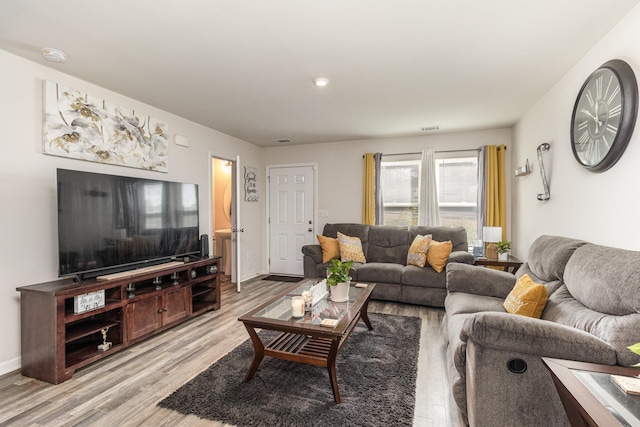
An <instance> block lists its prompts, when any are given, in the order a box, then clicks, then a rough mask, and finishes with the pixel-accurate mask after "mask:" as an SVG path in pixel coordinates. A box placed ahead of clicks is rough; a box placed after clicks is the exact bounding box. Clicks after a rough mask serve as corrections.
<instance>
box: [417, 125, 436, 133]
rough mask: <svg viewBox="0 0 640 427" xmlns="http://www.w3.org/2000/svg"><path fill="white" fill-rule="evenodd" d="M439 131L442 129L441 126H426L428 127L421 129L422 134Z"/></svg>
mask: <svg viewBox="0 0 640 427" xmlns="http://www.w3.org/2000/svg"><path fill="white" fill-rule="evenodd" d="M438 129H440V126H426V127H423V128H420V130H421V131H422V132H432V131H434V130H438Z"/></svg>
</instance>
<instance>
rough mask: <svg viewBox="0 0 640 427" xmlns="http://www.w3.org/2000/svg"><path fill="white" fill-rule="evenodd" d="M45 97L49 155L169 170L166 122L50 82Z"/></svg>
mask: <svg viewBox="0 0 640 427" xmlns="http://www.w3.org/2000/svg"><path fill="white" fill-rule="evenodd" d="M44 93H45V96H44V126H43V134H44V153H45V154H51V155H54V156H62V157H69V158H72V159H79V160H88V161H91V162H99V163H110V164H114V165H119V166H128V167H132V168H138V169H147V170H152V171H157V172H168V171H169V142H168V139H167V135H168V126H167V124H166V123H164V122H162V121H160V120H157V119H155V118H153V117H151V116H150V115H148V114H141V113H140V112H139V111H134V110H131V109H127V108H124V107H120V106H117V105H114V104H111V103H109V102H107V101H105V100H103V99H100V98H97V97H94V96H91V95H88V94H86V93H82V92H80V91H78V90H75V89H70V88H68V87H65V86H62V85H60V84H57V83H54V82H50V81H45V87H44Z"/></svg>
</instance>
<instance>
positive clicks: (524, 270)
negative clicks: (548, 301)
mask: <svg viewBox="0 0 640 427" xmlns="http://www.w3.org/2000/svg"><path fill="white" fill-rule="evenodd" d="M525 274H526V275H528V276H529V278H530V279H531V280H533V281H534V282H535V283H540V284H542V285H544V286H545V287H546V288H547V295H551V294H553V293H554V292H555V291H557V290H558V288H560V286H562V281H561V280H557V279H556V280H552V281H550V282H546V281H544V280H542V279H541V278H540V277H538V276H536V274H535V273H534V272H533V271H531V268H529V264H528V263H526V262H525V263H524V264H522V266H521V267H520V268H519V269H518V271H516V277H518V278H520V277H522V276H524V275H525Z"/></svg>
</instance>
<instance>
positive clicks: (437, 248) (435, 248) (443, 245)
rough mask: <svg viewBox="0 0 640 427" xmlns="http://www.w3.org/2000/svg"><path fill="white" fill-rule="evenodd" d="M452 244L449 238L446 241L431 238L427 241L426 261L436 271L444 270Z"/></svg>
mask: <svg viewBox="0 0 640 427" xmlns="http://www.w3.org/2000/svg"><path fill="white" fill-rule="evenodd" d="M452 248H453V244H452V243H451V241H450V240H448V241H446V242H438V241H436V240H431V241H430V242H429V250H428V251H427V262H428V263H429V265H430V266H431V268H433V269H434V270H435V271H437V272H438V273H440V272H442V270H444V267H445V266H446V265H447V260H448V259H449V255H450V254H451V249H452Z"/></svg>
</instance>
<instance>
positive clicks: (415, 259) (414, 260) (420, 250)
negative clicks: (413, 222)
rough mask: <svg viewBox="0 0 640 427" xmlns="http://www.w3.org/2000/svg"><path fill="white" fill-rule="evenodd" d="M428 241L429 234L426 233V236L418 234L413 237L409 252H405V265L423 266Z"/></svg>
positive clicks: (425, 261) (429, 239)
mask: <svg viewBox="0 0 640 427" xmlns="http://www.w3.org/2000/svg"><path fill="white" fill-rule="evenodd" d="M430 241H431V234H427V235H426V236H423V235H421V234H419V235H417V236H416V237H415V238H414V239H413V242H412V243H411V246H410V247H409V253H408V254H407V265H415V266H417V267H424V266H425V264H426V263H427V250H428V249H429V242H430Z"/></svg>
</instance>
